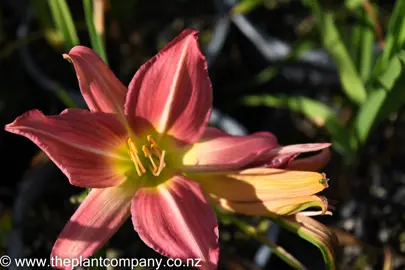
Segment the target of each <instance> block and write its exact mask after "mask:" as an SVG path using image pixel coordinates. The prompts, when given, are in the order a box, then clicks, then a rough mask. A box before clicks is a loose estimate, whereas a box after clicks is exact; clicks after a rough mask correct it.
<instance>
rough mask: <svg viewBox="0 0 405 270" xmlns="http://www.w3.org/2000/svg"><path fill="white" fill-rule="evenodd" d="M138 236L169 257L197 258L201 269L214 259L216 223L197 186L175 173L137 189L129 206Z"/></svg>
mask: <svg viewBox="0 0 405 270" xmlns="http://www.w3.org/2000/svg"><path fill="white" fill-rule="evenodd" d="M131 212H132V221H133V223H134V228H135V230H136V231H137V232H138V233H139V236H140V237H141V239H142V240H143V241H144V242H145V243H146V244H147V245H148V246H150V247H151V248H153V249H154V250H156V251H157V252H159V253H161V254H163V255H165V256H169V257H172V258H180V259H183V260H185V259H187V258H198V259H201V260H202V262H203V263H204V267H205V269H215V268H216V267H215V266H216V265H217V261H218V251H219V247H218V225H217V220H216V216H215V213H214V212H213V210H212V209H211V207H210V205H209V204H208V203H207V201H206V199H205V197H204V195H203V194H202V192H201V189H200V186H199V185H198V184H197V183H195V182H192V181H190V180H189V179H187V178H185V177H183V176H180V175H175V176H173V177H172V178H171V179H170V180H168V182H166V183H164V184H162V185H160V186H158V187H157V188H154V189H147V188H144V189H140V190H139V191H138V192H137V193H136V195H135V197H134V199H133V201H132V206H131Z"/></svg>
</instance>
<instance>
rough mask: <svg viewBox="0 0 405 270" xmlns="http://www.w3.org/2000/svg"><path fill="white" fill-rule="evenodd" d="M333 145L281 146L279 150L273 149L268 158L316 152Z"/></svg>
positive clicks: (305, 144)
mask: <svg viewBox="0 0 405 270" xmlns="http://www.w3.org/2000/svg"><path fill="white" fill-rule="evenodd" d="M331 145H332V144H331V143H304V144H293V145H287V146H281V147H278V148H274V149H271V150H270V151H269V152H268V153H267V155H266V157H274V156H277V155H285V154H295V153H307V152H314V151H319V150H322V149H325V148H328V147H330V146H331Z"/></svg>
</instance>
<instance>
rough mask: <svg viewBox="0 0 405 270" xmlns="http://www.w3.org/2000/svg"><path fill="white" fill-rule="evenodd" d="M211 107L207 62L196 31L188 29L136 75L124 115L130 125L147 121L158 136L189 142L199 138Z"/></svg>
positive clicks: (131, 84)
mask: <svg viewBox="0 0 405 270" xmlns="http://www.w3.org/2000/svg"><path fill="white" fill-rule="evenodd" d="M211 106H212V89H211V81H210V79H209V77H208V72H207V63H206V61H205V57H204V56H203V55H202V53H201V51H200V49H199V47H198V42H197V31H195V30H191V29H187V30H184V31H183V32H182V33H181V34H180V35H179V36H177V37H176V38H175V39H174V40H173V41H171V42H170V43H169V44H168V45H167V46H166V47H165V48H164V49H163V50H161V51H160V52H159V53H158V54H157V55H156V56H155V57H153V58H152V59H151V60H149V61H148V62H147V63H145V64H144V65H143V66H142V67H141V68H140V69H139V70H138V72H137V73H136V74H135V76H134V78H133V79H132V81H131V83H130V85H129V92H128V97H127V102H126V104H125V113H126V115H127V117H128V118H129V120H130V122H131V123H136V120H134V118H141V119H146V120H147V121H148V122H150V123H151V124H152V125H153V126H154V128H155V129H156V130H157V132H158V133H167V134H169V135H171V136H173V137H175V138H176V139H177V140H180V141H183V142H186V143H192V142H195V141H196V140H198V138H199V137H200V136H201V135H202V133H203V131H204V129H205V127H206V125H207V123H208V120H209V116H210V112H211ZM134 129H137V127H136V126H135V127H134Z"/></svg>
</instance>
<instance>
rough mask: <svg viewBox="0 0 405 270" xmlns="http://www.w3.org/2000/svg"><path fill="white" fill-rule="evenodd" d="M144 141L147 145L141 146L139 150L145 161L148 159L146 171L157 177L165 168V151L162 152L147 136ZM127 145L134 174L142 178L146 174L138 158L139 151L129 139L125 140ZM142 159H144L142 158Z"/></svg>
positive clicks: (150, 137)
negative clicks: (133, 166) (134, 170)
mask: <svg viewBox="0 0 405 270" xmlns="http://www.w3.org/2000/svg"><path fill="white" fill-rule="evenodd" d="M146 139H147V141H148V143H149V144H148V145H142V147H141V149H142V152H143V155H144V156H145V158H146V159H149V162H150V164H149V166H148V169H149V170H150V171H151V172H152V174H153V175H154V176H159V174H160V173H161V172H162V170H163V168H164V167H165V166H166V163H165V160H164V159H165V153H166V151H165V150H162V149H161V148H160V147H159V145H158V144H157V143H156V141H155V140H154V139H153V138H152V136H150V135H148V136H146ZM127 143H128V147H129V149H128V154H129V156H130V157H131V160H132V162H133V163H134V165H135V169H136V173H137V174H138V175H139V176H142V175H144V174H145V173H146V169H145V166H144V165H143V163H142V161H141V158H140V157H139V151H138V148H137V147H136V144H135V142H134V141H133V140H132V139H131V138H128V140H127ZM142 159H144V158H142Z"/></svg>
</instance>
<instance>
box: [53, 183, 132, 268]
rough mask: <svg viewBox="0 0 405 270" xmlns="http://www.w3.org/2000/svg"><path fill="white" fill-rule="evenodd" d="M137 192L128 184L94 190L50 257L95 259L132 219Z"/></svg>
mask: <svg viewBox="0 0 405 270" xmlns="http://www.w3.org/2000/svg"><path fill="white" fill-rule="evenodd" d="M135 192H136V190H135V189H134V188H133V187H131V186H128V185H125V184H124V185H121V186H117V187H112V188H105V189H93V190H92V191H91V192H90V193H89V195H88V196H87V197H86V199H85V200H84V201H83V202H82V204H81V205H80V206H79V208H78V209H77V210H76V212H75V213H74V215H73V216H72V217H71V218H70V220H69V222H68V223H67V224H66V226H65V228H64V229H63V230H62V232H61V233H60V235H59V237H58V240H56V243H55V245H54V247H53V249H52V255H51V256H52V257H58V258H60V259H64V258H69V259H72V258H78V257H79V256H81V257H82V258H86V257H89V256H91V255H93V254H94V253H95V252H96V251H97V250H98V249H99V248H100V247H101V246H102V245H103V244H104V243H105V242H106V241H107V240H108V239H110V238H111V236H112V235H113V234H114V233H115V232H116V231H117V230H118V228H119V227H120V226H121V225H122V223H123V222H124V221H125V220H126V219H127V218H128V217H129V214H130V205H131V199H132V197H133V195H134V193H135ZM56 266H59V267H61V266H62V265H54V267H56Z"/></svg>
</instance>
